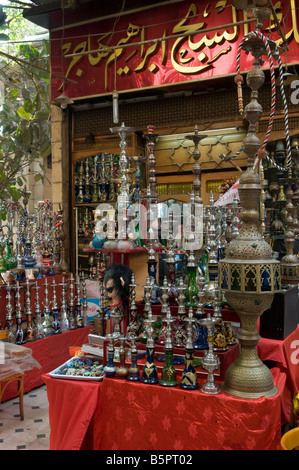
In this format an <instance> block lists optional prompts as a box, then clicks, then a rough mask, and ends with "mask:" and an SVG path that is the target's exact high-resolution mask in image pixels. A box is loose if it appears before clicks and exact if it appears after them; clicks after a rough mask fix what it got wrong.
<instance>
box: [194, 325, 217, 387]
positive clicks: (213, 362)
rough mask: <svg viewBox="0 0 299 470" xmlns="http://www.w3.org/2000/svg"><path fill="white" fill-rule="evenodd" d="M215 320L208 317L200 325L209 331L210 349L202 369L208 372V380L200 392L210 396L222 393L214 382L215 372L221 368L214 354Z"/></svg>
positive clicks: (204, 358) (203, 361) (203, 360)
mask: <svg viewBox="0 0 299 470" xmlns="http://www.w3.org/2000/svg"><path fill="white" fill-rule="evenodd" d="M216 321H217V320H216V319H215V318H211V317H207V318H202V319H201V320H199V322H200V324H201V325H203V326H205V327H206V328H207V330H208V344H209V349H208V351H207V354H206V355H205V356H204V357H203V359H202V367H203V368H204V369H206V370H207V371H208V378H207V381H206V383H204V384H203V385H202V386H201V388H200V390H201V391H202V392H203V393H207V394H209V395H216V394H218V393H220V392H221V388H220V387H219V386H218V385H217V384H215V381H214V373H213V372H214V370H216V369H218V368H219V365H220V360H219V357H218V356H217V355H215V354H214V352H213V329H214V326H215V323H216Z"/></svg>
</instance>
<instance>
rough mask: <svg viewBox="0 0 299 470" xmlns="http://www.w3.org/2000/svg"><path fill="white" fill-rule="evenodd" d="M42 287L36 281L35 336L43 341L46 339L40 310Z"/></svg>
mask: <svg viewBox="0 0 299 470" xmlns="http://www.w3.org/2000/svg"><path fill="white" fill-rule="evenodd" d="M40 288H41V287H40V286H38V284H37V281H35V289H36V292H35V311H34V313H35V331H34V336H35V338H36V339H41V338H44V336H45V333H44V329H43V325H42V312H41V308H40V299H39V293H38V291H39V289H40Z"/></svg>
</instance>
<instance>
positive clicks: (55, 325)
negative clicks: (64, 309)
mask: <svg viewBox="0 0 299 470" xmlns="http://www.w3.org/2000/svg"><path fill="white" fill-rule="evenodd" d="M52 287H53V300H52V316H53V322H52V327H53V330H54V334H59V333H61V331H60V324H59V320H58V314H59V308H58V305H57V298H56V282H55V279H54V278H53V281H52Z"/></svg>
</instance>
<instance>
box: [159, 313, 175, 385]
mask: <svg viewBox="0 0 299 470" xmlns="http://www.w3.org/2000/svg"><path fill="white" fill-rule="evenodd" d="M165 321H166V324H167V327H166V337H165V345H164V351H165V365H164V367H163V369H162V373H161V378H160V380H159V383H160V385H163V386H165V387H175V386H176V385H177V384H178V381H177V378H176V370H175V368H174V365H173V344H172V327H171V323H173V321H174V319H173V317H172V316H171V313H170V308H169V309H168V313H167V315H166V319H165Z"/></svg>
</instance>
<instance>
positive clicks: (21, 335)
mask: <svg viewBox="0 0 299 470" xmlns="http://www.w3.org/2000/svg"><path fill="white" fill-rule="evenodd" d="M15 289H16V294H15V306H16V324H17V331H16V339H15V343H16V344H25V343H26V339H25V332H24V330H23V328H22V303H21V292H20V291H21V289H22V287H21V286H20V282H19V281H17V282H16V287H15Z"/></svg>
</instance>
